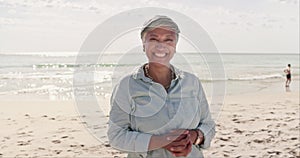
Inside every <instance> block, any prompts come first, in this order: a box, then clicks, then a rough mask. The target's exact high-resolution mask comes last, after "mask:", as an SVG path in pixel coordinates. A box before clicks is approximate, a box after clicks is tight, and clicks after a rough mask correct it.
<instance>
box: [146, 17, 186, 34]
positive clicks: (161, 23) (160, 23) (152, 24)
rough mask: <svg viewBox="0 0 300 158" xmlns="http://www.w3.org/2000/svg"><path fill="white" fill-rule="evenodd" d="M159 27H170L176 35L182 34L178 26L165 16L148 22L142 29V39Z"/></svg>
mask: <svg viewBox="0 0 300 158" xmlns="http://www.w3.org/2000/svg"><path fill="white" fill-rule="evenodd" d="M157 27H168V28H170V29H171V30H172V31H174V32H175V33H176V34H178V33H180V30H179V28H178V25H177V24H176V23H175V22H174V21H173V20H172V19H171V18H169V17H167V16H164V15H156V16H154V17H153V18H151V19H150V20H148V21H147V22H145V23H144V25H143V27H142V29H141V38H143V36H144V34H145V33H146V32H147V31H149V30H152V29H154V28H157Z"/></svg>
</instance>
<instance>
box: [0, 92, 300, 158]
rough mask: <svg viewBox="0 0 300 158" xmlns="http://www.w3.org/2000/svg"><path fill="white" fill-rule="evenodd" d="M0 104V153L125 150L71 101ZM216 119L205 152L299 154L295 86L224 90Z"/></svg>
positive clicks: (84, 153)
mask: <svg viewBox="0 0 300 158" xmlns="http://www.w3.org/2000/svg"><path fill="white" fill-rule="evenodd" d="M107 103H108V101H106V104H107ZM0 109H1V110H0V120H1V121H0V128H1V131H0V157H124V156H125V155H126V154H124V153H121V152H119V151H117V150H114V149H112V148H111V147H110V146H109V145H108V144H107V142H100V141H98V140H97V139H95V138H94V137H93V136H92V135H91V134H90V133H89V132H88V131H87V130H86V128H85V125H84V122H83V121H81V119H80V118H79V116H78V113H77V111H76V106H75V102H73V101H34V100H33V101H28V100H27V101H18V100H16V101H14V100H7V101H1V102H0ZM216 123H217V129H216V130H217V133H216V136H215V138H214V140H213V142H212V145H211V148H210V149H208V150H204V154H205V156H206V157H211V158H215V157H220V158H221V157H236V158H238V157H298V158H299V157H300V150H299V148H300V143H299V130H300V128H299V92H298V91H291V92H285V91H281V92H275V93H271V92H263V91H262V92H257V93H247V94H240V95H227V96H225V101H224V106H223V107H222V110H221V112H220V114H219V116H218V118H217V119H216ZM103 128H105V127H103Z"/></svg>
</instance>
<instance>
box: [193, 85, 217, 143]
mask: <svg viewBox="0 0 300 158" xmlns="http://www.w3.org/2000/svg"><path fill="white" fill-rule="evenodd" d="M198 94H199V95H198V99H199V101H200V108H201V110H200V111H201V118H200V122H199V125H198V128H197V129H199V130H200V131H201V132H202V134H203V136H204V140H203V141H202V143H201V144H200V147H201V148H203V149H206V148H208V147H209V146H210V143H211V141H212V139H213V137H214V136H215V122H214V120H213V119H212V118H211V113H210V110H209V105H208V102H207V99H206V96H205V93H204V90H203V87H202V85H201V83H200V81H199V93H198Z"/></svg>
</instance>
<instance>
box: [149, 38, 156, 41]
mask: <svg viewBox="0 0 300 158" xmlns="http://www.w3.org/2000/svg"><path fill="white" fill-rule="evenodd" d="M149 40H150V41H158V40H157V39H156V38H150V39H149Z"/></svg>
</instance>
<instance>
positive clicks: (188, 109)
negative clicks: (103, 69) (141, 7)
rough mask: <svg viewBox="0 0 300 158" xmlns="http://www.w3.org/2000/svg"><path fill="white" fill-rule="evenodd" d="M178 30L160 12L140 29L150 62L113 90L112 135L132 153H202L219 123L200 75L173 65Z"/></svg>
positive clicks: (159, 156)
mask: <svg viewBox="0 0 300 158" xmlns="http://www.w3.org/2000/svg"><path fill="white" fill-rule="evenodd" d="M179 32H180V31H179V28H178V26H177V24H176V23H175V22H174V21H173V20H172V19H170V18H169V17H166V16H155V17H154V18H152V19H150V20H149V21H148V22H146V23H145V25H144V27H143V28H142V31H141V38H142V41H143V48H144V52H145V53H146V56H147V58H148V63H146V64H144V65H143V66H141V67H140V68H139V69H137V71H135V72H134V73H132V74H130V75H128V76H126V77H124V78H123V79H121V80H120V82H119V84H117V85H116V87H115V88H114V91H113V94H112V97H111V104H112V107H111V111H110V120H109V129H108V133H107V134H108V138H109V141H110V144H111V146H112V147H114V148H117V149H118V150H121V151H125V152H128V153H129V154H128V157H144V158H146V157H147V158H152V157H153V158H154V157H155V158H162V157H166V158H169V157H181V156H182V157H193V158H195V157H197V158H199V157H203V154H202V151H201V150H202V149H205V148H208V147H209V146H210V142H211V140H212V138H213V137H214V135H215V124H214V121H213V120H212V118H211V114H210V111H209V106H208V103H207V100H206V97H205V94H204V91H203V88H202V85H201V83H200V81H199V79H198V78H197V77H196V76H195V75H193V74H191V73H188V72H184V71H181V70H179V69H177V68H176V67H174V66H173V65H171V64H170V60H171V59H172V58H173V56H174V54H175V52H176V45H177V41H178V37H179V36H178V34H179Z"/></svg>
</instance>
